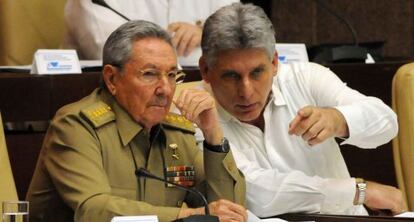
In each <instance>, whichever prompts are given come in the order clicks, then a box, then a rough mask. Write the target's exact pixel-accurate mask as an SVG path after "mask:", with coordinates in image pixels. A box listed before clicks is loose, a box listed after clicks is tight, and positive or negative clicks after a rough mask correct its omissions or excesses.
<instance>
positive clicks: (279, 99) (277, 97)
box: [269, 61, 286, 106]
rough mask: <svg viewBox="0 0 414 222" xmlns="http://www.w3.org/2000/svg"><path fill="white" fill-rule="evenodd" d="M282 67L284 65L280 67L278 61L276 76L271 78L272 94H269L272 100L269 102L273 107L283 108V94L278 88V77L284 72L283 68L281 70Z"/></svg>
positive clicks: (284, 102)
mask: <svg viewBox="0 0 414 222" xmlns="http://www.w3.org/2000/svg"><path fill="white" fill-rule="evenodd" d="M283 67H284V65H282V64H281V63H280V61H279V62H278V64H277V71H276V72H277V73H276V76H275V77H273V83H272V92H271V96H272V98H271V100H270V101H269V102H272V101H273V104H274V105H275V106H284V105H286V101H285V98H284V97H283V94H282V92H281V91H280V86H279V76H280V75H283V73H284V72H285V68H283Z"/></svg>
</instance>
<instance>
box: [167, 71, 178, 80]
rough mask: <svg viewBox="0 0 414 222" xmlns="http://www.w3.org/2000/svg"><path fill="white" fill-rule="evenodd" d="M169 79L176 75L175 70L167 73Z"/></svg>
mask: <svg viewBox="0 0 414 222" xmlns="http://www.w3.org/2000/svg"><path fill="white" fill-rule="evenodd" d="M167 75H168V78H169V79H175V77H176V76H177V73H176V72H170V73H168V74H167Z"/></svg>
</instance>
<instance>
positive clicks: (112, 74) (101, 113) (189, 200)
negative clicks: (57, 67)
mask: <svg viewBox="0 0 414 222" xmlns="http://www.w3.org/2000/svg"><path fill="white" fill-rule="evenodd" d="M103 64H104V67H103V76H102V77H103V84H102V86H101V87H99V88H98V89H96V90H95V91H93V92H92V94H90V95H89V96H87V97H85V98H83V99H81V100H80V101H78V102H75V103H72V104H69V105H67V106H64V107H63V108H61V109H60V110H59V111H58V112H57V114H56V116H55V117H54V119H53V120H52V122H51V125H50V127H49V129H48V132H47V134H46V137H45V140H44V144H43V147H42V150H41V153H40V155H39V160H38V163H37V166H36V170H35V173H34V176H33V179H32V182H31V184H30V188H29V192H28V195H27V199H28V200H29V201H30V204H31V206H30V207H31V211H30V221H31V222H36V221H59V222H63V221H110V220H111V218H112V217H114V216H118V215H157V216H158V218H159V220H160V221H172V220H175V219H177V218H183V217H187V216H189V215H195V214H204V208H203V207H202V203H200V198H199V197H196V196H194V195H191V194H189V193H188V192H185V191H183V190H179V189H177V188H176V187H173V186H169V185H167V184H166V183H163V182H160V181H156V180H150V179H146V178H141V177H136V171H137V170H138V169H139V168H145V169H147V170H148V171H150V172H151V173H153V174H155V175H157V176H159V177H163V178H165V179H166V180H168V181H173V182H176V183H178V184H180V185H183V186H187V187H190V188H194V189H198V190H199V191H201V192H202V193H204V194H205V195H206V196H207V199H208V201H209V202H210V203H209V206H210V212H211V213H212V214H213V215H217V216H218V217H219V219H220V221H245V220H246V218H247V214H246V210H245V208H244V207H243V205H244V201H245V181H244V178H243V176H242V174H241V173H240V172H239V171H238V169H237V168H236V167H235V163H234V160H233V156H232V154H231V151H230V150H229V147H228V143H227V142H226V139H225V138H224V137H223V133H222V129H221V127H220V124H219V123H218V114H217V112H216V109H215V102H214V99H213V98H212V97H211V96H210V95H209V94H208V93H205V92H203V91H196V90H186V91H184V92H183V93H182V94H181V95H180V96H179V97H178V99H177V101H175V104H176V106H177V107H178V108H179V109H180V111H181V112H182V113H183V115H185V117H183V116H181V115H175V114H171V113H170V114H169V108H170V105H171V102H172V98H173V94H174V90H175V86H176V83H177V82H178V81H179V80H180V78H182V77H183V74H182V73H181V72H180V71H179V70H178V68H177V57H176V53H175V50H174V48H173V46H172V43H171V40H170V36H169V35H168V33H167V32H166V31H164V30H162V29H161V28H160V27H159V26H157V25H155V24H153V23H150V22H146V21H132V22H128V23H126V24H124V25H122V26H121V27H119V28H118V29H117V30H115V31H114V32H113V33H112V34H111V35H110V37H109V38H108V40H107V41H106V43H105V46H104V51H103ZM193 123H195V124H197V125H198V127H199V128H200V129H201V130H202V132H203V135H204V138H205V140H204V150H203V151H201V150H199V149H198V148H197V145H196V141H195V139H194V135H193V134H194V128H193Z"/></svg>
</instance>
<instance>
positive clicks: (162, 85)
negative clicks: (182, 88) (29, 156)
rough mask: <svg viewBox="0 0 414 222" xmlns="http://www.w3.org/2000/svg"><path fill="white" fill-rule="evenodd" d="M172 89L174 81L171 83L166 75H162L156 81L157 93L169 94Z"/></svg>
mask: <svg viewBox="0 0 414 222" xmlns="http://www.w3.org/2000/svg"><path fill="white" fill-rule="evenodd" d="M174 89H175V83H174V84H172V83H171V82H170V81H169V80H168V77H167V76H164V75H163V76H162V77H161V78H160V79H159V81H158V84H157V90H156V93H157V95H161V94H163V95H169V94H171V93H173V92H174Z"/></svg>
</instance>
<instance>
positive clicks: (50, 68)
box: [30, 49, 82, 74]
mask: <svg viewBox="0 0 414 222" xmlns="http://www.w3.org/2000/svg"><path fill="white" fill-rule="evenodd" d="M30 73H31V74H73V73H82V71H81V67H80V64H79V59H78V54H76V50H73V49H39V50H37V51H36V52H35V54H34V57H33V63H32V68H31V70H30Z"/></svg>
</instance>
